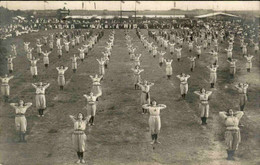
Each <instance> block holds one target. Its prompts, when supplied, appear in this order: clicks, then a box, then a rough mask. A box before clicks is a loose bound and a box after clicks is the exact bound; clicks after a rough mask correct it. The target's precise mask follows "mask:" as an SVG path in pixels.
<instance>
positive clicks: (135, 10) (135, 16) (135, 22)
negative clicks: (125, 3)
mask: <svg viewBox="0 0 260 165" xmlns="http://www.w3.org/2000/svg"><path fill="white" fill-rule="evenodd" d="M135 23H136V1H135Z"/></svg>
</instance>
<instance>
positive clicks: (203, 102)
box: [200, 100, 208, 104]
mask: <svg viewBox="0 0 260 165" xmlns="http://www.w3.org/2000/svg"><path fill="white" fill-rule="evenodd" d="M200 102H201V103H202V104H208V100H201V101H200Z"/></svg>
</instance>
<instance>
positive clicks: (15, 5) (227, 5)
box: [0, 1, 260, 10]
mask: <svg viewBox="0 0 260 165" xmlns="http://www.w3.org/2000/svg"><path fill="white" fill-rule="evenodd" d="M47 2H48V3H44V1H40V2H39V1H8V2H6V1H1V2H0V6H4V7H6V6H7V8H8V9H11V10H17V9H20V10H32V9H35V10H43V9H44V6H45V8H46V9H59V8H63V7H64V6H66V8H69V9H71V10H73V9H82V2H84V9H86V10H95V4H96V10H104V9H107V10H119V9H120V1H47ZM65 3H67V4H65ZM259 6H260V4H259V2H258V1H225V2H224V1H176V9H183V10H187V9H188V10H192V9H214V10H259ZM136 8H137V10H169V9H171V8H174V1H141V3H140V4H137V5H136ZM122 9H123V10H134V9H135V1H125V3H123V4H122Z"/></svg>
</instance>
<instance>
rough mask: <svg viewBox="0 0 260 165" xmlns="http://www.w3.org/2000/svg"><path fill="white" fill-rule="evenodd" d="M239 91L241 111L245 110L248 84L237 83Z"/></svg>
mask: <svg viewBox="0 0 260 165" xmlns="http://www.w3.org/2000/svg"><path fill="white" fill-rule="evenodd" d="M235 87H236V88H237V90H238V93H239V107H240V111H244V108H245V105H246V102H247V88H248V84H243V83H239V84H238V85H235Z"/></svg>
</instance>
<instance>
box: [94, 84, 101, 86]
mask: <svg viewBox="0 0 260 165" xmlns="http://www.w3.org/2000/svg"><path fill="white" fill-rule="evenodd" d="M93 86H101V84H93Z"/></svg>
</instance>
